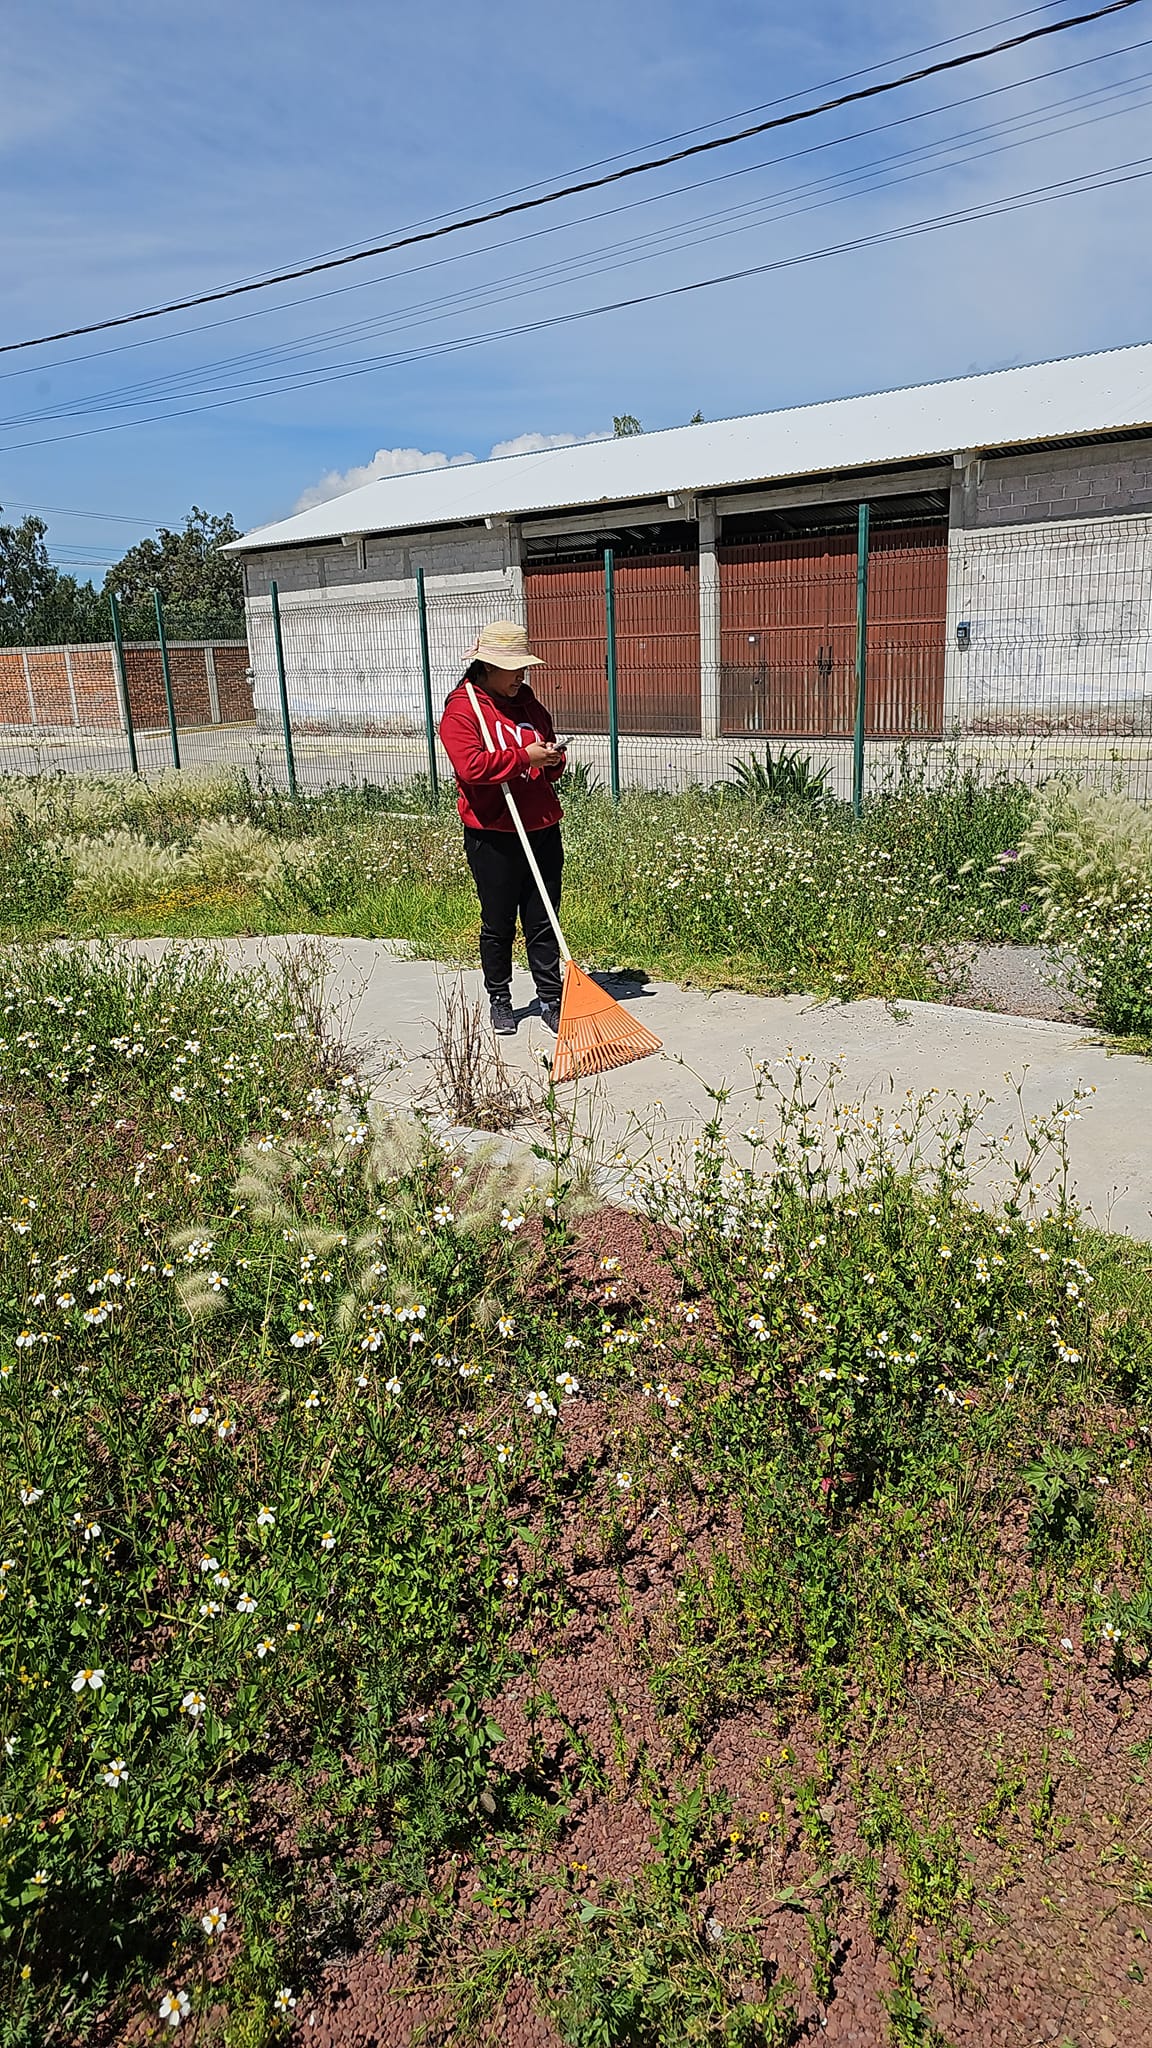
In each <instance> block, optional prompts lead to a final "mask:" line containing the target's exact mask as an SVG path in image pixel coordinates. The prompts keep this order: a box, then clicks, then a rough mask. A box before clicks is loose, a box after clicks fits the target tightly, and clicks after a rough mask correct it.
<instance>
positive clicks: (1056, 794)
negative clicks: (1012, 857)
mask: <svg viewBox="0 0 1152 2048" xmlns="http://www.w3.org/2000/svg"><path fill="white" fill-rule="evenodd" d="M1020 851H1021V854H1024V855H1026V856H1027V857H1028V859H1029V861H1030V863H1031V865H1032V868H1033V871H1034V872H1035V874H1036V877H1037V883H1036V887H1035V890H1034V895H1035V898H1036V901H1037V903H1038V905H1039V907H1040V910H1041V914H1042V916H1043V919H1044V929H1045V932H1046V934H1047V936H1048V937H1049V938H1061V937H1065V936H1073V935H1074V933H1075V932H1076V931H1078V930H1082V929H1083V926H1084V922H1085V919H1086V918H1088V919H1090V918H1091V917H1092V916H1093V914H1094V915H1095V917H1096V919H1097V920H1098V921H1100V922H1109V921H1111V920H1113V919H1115V918H1117V917H1118V916H1120V914H1121V913H1122V912H1123V911H1124V910H1125V909H1126V908H1127V907H1128V906H1129V905H1130V904H1132V903H1134V902H1136V901H1137V900H1138V899H1139V898H1140V897H1141V896H1143V895H1146V894H1147V893H1148V892H1149V891H1152V810H1149V809H1148V808H1147V807H1146V806H1145V805H1143V804H1138V803H1135V802H1134V801H1133V799H1132V798H1131V797H1126V796H1119V795H1115V794H1113V795H1106V794H1105V793H1104V792H1103V791H1101V790H1094V789H1075V788H1073V787H1072V786H1071V784H1069V783H1053V784H1051V785H1050V786H1049V787H1048V788H1047V789H1044V790H1041V791H1040V793H1039V795H1038V796H1037V797H1036V798H1035V800H1034V803H1033V808H1032V815H1031V817H1030V819H1029V821H1028V824H1027V826H1026V827H1025V830H1024V833H1023V836H1022V838H1021V841H1020Z"/></svg>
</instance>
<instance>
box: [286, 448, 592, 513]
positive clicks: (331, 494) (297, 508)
mask: <svg viewBox="0 0 1152 2048" xmlns="http://www.w3.org/2000/svg"><path fill="white" fill-rule="evenodd" d="M611 438H612V437H611V435H610V434H609V433H608V432H607V431H606V430H598V431H597V432H596V433H593V434H535V433H532V434H516V435H514V436H513V438H512V440H510V441H497V443H496V445H495V447H494V448H492V449H490V450H489V455H490V457H495V456H499V455H536V454H539V453H540V452H541V450H543V449H545V448H577V447H579V446H580V445H581V443H583V442H584V441H605V440H610V439H611ZM475 460H476V457H475V456H474V455H468V454H463V455H446V454H445V453H444V450H443V449H442V448H433V449H426V448H378V449H377V450H376V453H375V455H374V456H373V457H372V460H371V461H370V462H362V463H360V464H359V465H358V466H356V467H354V468H352V469H345V470H339V469H330V470H329V471H328V474H327V476H322V477H321V478H320V481H319V483H315V484H309V486H308V489H307V490H306V491H302V492H301V494H300V496H299V497H298V498H297V500H296V503H295V504H294V505H293V507H292V510H293V511H294V512H308V511H310V510H311V508H312V506H313V505H322V504H324V502H325V500H326V499H328V498H339V497H341V496H342V495H343V493H344V492H345V491H356V490H359V488H360V486H361V484H371V483H375V481H376V479H377V477H381V476H409V475H410V474H411V473H412V471H413V470H417V469H452V468H455V467H456V466H457V465H458V464H460V463H465V462H475Z"/></svg>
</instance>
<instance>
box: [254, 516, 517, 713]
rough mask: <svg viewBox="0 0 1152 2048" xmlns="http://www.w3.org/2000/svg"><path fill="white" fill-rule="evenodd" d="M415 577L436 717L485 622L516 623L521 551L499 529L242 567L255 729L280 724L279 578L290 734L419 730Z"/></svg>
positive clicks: (285, 556)
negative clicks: (275, 615)
mask: <svg viewBox="0 0 1152 2048" xmlns="http://www.w3.org/2000/svg"><path fill="white" fill-rule="evenodd" d="M418 568H422V569H423V570H424V576H425V591H426V597H427V606H428V641H429V654H430V659H431V667H432V689H433V706H434V709H435V710H436V711H437V712H438V711H439V708H440V705H441V704H442V702H443V699H444V697H445V696H446V695H447V693H448V691H449V690H450V689H451V687H452V685H453V684H454V683H456V682H458V681H459V679H460V674H461V670H462V668H463V665H464V655H465V653H466V651H467V649H468V648H469V646H470V645H471V644H472V642H473V641H474V640H475V638H476V635H477V634H478V632H479V631H480V628H481V627H482V626H483V625H485V624H487V623H488V622H489V621H490V620H492V619H500V618H505V619H507V618H513V619H518V620H521V621H523V618H524V606H523V589H522V585H521V579H520V569H519V554H518V548H517V543H516V537H515V535H514V534H512V533H510V532H509V530H508V528H507V527H493V528H491V529H488V528H486V527H483V526H478V527H467V528H464V529H462V530H461V531H460V532H458V533H452V534H448V535H443V534H438V535H420V534H411V535H405V537H404V539H403V541H402V542H392V541H390V540H379V541H373V540H371V539H368V540H367V541H365V542H364V543H363V546H362V547H361V546H359V545H352V546H348V547H345V546H343V545H339V546H335V547H333V546H324V547H316V548H293V549H290V550H285V551H284V552H282V553H276V554H268V555H254V556H249V557H248V558H247V612H248V640H249V645H250V648H251V652H252V668H253V695H254V700H255V706H256V717H257V722H258V723H259V724H260V726H261V727H263V728H264V729H270V728H272V727H274V726H278V725H279V722H280V704H279V692H278V684H277V679H276V664H275V652H274V646H273V636H272V609H271V599H270V597H269V595H268V592H269V588H270V585H271V582H272V580H273V578H275V580H276V584H277V588H278V591H279V597H280V614H281V626H282V631H283V637H284V665H285V670H286V672H287V683H288V704H289V710H290V713H291V716H292V722H293V725H294V726H297V727H299V729H300V730H301V731H312V732H340V731H360V732H411V731H416V730H420V731H422V730H423V725H424V696H423V685H422V681H421V670H420V637H419V623H418V617H417V609H416V598H415V589H414V579H415V574H416V570H417V569H418Z"/></svg>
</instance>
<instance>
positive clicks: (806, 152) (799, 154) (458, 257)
mask: <svg viewBox="0 0 1152 2048" xmlns="http://www.w3.org/2000/svg"><path fill="white" fill-rule="evenodd" d="M1048 4H1052V0H1048ZM1042 11H1043V10H1042V9H1030V10H1029V12H1042ZM1015 18H1016V17H1012V16H1010V17H1009V19H1010V20H1011V19H1015ZM990 26H992V27H997V26H1000V24H998V23H992V24H990ZM973 33H977V31H973ZM952 40H955V41H960V40H962V38H959V37H956V38H952ZM1150 43H1152V38H1149V37H1144V38H1142V39H1141V40H1139V41H1137V42H1134V43H1121V44H1120V46H1119V47H1118V48H1117V49H1115V50H1109V51H1107V52H1105V53H1104V54H1103V55H1099V54H1094V55H1093V56H1090V57H1078V58H1076V60H1075V62H1073V63H1071V64H1057V65H1053V66H1051V67H1050V68H1049V69H1048V70H1047V71H1033V72H1029V73H1027V74H1026V75H1025V77H1023V78H1016V79H1012V80H1010V81H1009V82H1008V83H1007V84H1004V85H992V86H986V87H984V88H983V89H982V90H981V91H980V92H975V93H968V94H967V95H966V96H965V97H964V98H963V99H958V100H946V101H944V102H943V103H941V104H939V105H937V106H932V107H921V108H919V109H918V110H917V111H916V112H915V113H913V114H898V115H896V116H894V117H893V118H892V119H891V120H888V121H878V122H874V123H873V124H872V125H871V126H870V127H867V128H853V129H849V131H848V132H847V134H844V135H832V136H828V137H827V138H826V139H825V140H824V141H822V142H811V143H806V144H805V146H804V148H803V149H796V150H788V151H786V152H785V153H784V154H782V155H776V156H769V157H759V158H757V160H756V162H755V163H751V164H741V165H740V166H739V168H738V169H736V170H734V171H719V172H717V173H715V174H714V175H713V176H712V177H708V178H694V179H692V180H690V181H689V182H688V183H687V184H683V185H673V186H671V187H670V188H669V189H668V190H667V191H665V192H650V193H647V194H646V195H645V196H644V197H643V198H641V199H630V200H626V201H624V202H623V203H622V204H621V205H619V206H606V207H602V208H601V209H600V210H599V212H596V213H585V214H581V215H579V216H577V218H576V219H574V220H569V221H554V222H552V223H551V224H550V225H549V226H547V227H540V228H530V229H528V230H527V232H526V233H524V234H520V235H509V236H506V237H505V238H504V240H503V241H497V242H483V243H481V244H480V245H479V246H478V247H474V248H472V249H466V250H454V251H452V252H450V253H449V254H448V255H446V256H436V257H433V258H432V259H431V260H430V261H429V262H427V263H416V264H411V265H409V266H408V268H407V269H405V270H402V271H393V272H391V273H385V275H384V276H382V277H364V278H358V279H356V281H355V282H354V283H352V284H340V285H330V286H328V287H327V288H326V289H325V290H323V291H318V292H304V293H302V294H301V295H300V297H299V298H295V299H282V300H281V301H280V302H279V303H278V304H277V305H272V306H250V307H248V308H246V310H245V311H244V312H242V313H228V314H225V315H224V316H223V318H222V319H219V320H202V321H201V322H200V323H199V324H198V325H197V326H195V327H177V328H174V329H170V330H169V331H168V332H167V333H165V334H149V335H142V336H139V337H138V338H137V339H135V340H133V341H121V342H115V343H113V345H112V346H111V347H110V348H103V349H89V350H87V351H86V352H85V353H84V354H83V355H72V356H58V357H57V358H56V359H55V361H53V362H51V363H49V364H48V365H44V364H42V363H26V364H24V365H22V366H21V367H20V368H18V369H8V370H0V383H8V382H10V381H11V380H12V379H13V378H16V377H40V376H43V374H44V370H45V368H46V367H47V368H49V369H52V370H59V369H68V368H70V367H72V366H74V365H75V364H77V363H90V362H100V361H102V360H103V359H104V358H105V357H106V356H114V355H128V354H131V353H134V352H135V351H136V350H137V349H143V348H158V347H163V346H164V345H165V344H166V343H169V342H172V341H180V340H183V339H185V338H186V337H187V336H189V335H194V334H212V333H215V332H216V331H217V330H218V329H219V328H221V327H236V326H240V325H242V324H243V323H244V322H245V321H248V320H263V319H267V318H269V316H274V315H276V314H279V313H285V312H289V311H291V309H292V308H293V307H296V306H311V305H316V304H318V303H319V302H320V301H321V300H323V299H335V298H346V297H347V296H348V295H349V294H350V293H352V292H362V291H372V290H374V289H375V287H376V286H377V285H381V284H388V283H393V282H395V280H396V279H397V278H407V277H416V276H418V275H419V274H420V273H421V272H422V271H425V270H440V269H444V268H446V267H447V266H448V265H450V264H453V263H460V262H465V263H467V262H471V261H472V260H473V259H474V258H476V257H478V256H488V255H492V254H493V253H494V252H498V251H499V250H501V249H513V248H517V247H519V245H520V244H521V243H523V242H533V241H544V240H546V239H547V238H549V237H550V236H552V235H566V234H571V233H572V232H573V231H574V230H575V229H578V228H581V227H586V226H589V225H591V224H592V223H593V222H595V221H600V220H612V219H614V218H616V217H617V216H618V215H619V214H623V213H635V212H639V211H642V210H643V209H645V208H646V207H650V206H662V205H665V204H667V202H668V201H669V200H671V199H677V198H679V197H681V196H682V195H683V194H685V193H689V192H700V191H704V190H706V189H707V188H708V187H710V186H712V185H723V184H730V183H731V182H732V181H733V180H735V179H737V178H747V177H750V176H752V175H754V174H755V172H757V171H762V170H771V169H774V168H775V167H776V166H777V165H780V164H787V163H795V162H798V161H799V160H800V159H801V158H803V157H806V156H817V155H820V154H822V153H823V152H824V151H826V150H834V149H841V148H843V147H844V146H845V144H847V143H850V142H860V141H863V140H866V139H867V138H868V137H869V136H872V135H883V134H886V133H887V132H888V131H889V130H891V129H895V128H907V127H912V126H915V125H916V124H917V123H918V122H921V121H930V120H932V119H934V118H935V117H936V116H937V115H939V114H951V113H955V112H956V111H958V110H959V109H960V108H961V107H970V106H975V105H976V104H977V103H978V102H979V101H981V100H993V99H1001V98H1003V96H1004V94H1005V93H1013V92H1023V91H1024V89H1025V88H1026V87H1027V86H1030V85H1042V84H1046V83H1047V81H1048V80H1049V79H1051V78H1064V77H1067V75H1068V74H1069V73H1070V72H1073V71H1083V70H1085V69H1086V68H1087V67H1088V66H1089V65H1092V64H1098V63H1104V62H1110V61H1111V60H1112V59H1114V58H1116V57H1127V56H1131V55H1132V53H1133V52H1134V51H1137V50H1146V49H1148V48H1149V45H1150ZM929 47H936V46H935V45H930V46H929ZM910 54H911V55H913V56H915V55H917V54H919V53H918V52H916V51H912V52H911V53H910ZM850 75H857V74H850ZM1138 76H1142V74H1138ZM831 82H832V83H833V84H836V83H838V82H839V81H837V80H832V81H831ZM1107 89H1108V88H1105V87H1096V88H1093V90H1094V91H1097V92H1099V91H1103V90H1107ZM1115 90H1117V91H1119V90H1122V86H1117V87H1116V88H1115ZM1080 97H1083V96H1080ZM1052 104H1054V105H1066V106H1072V105H1075V104H1076V100H1075V99H1071V100H1066V101H1063V102H1059V101H1058V102H1053V103H1052ZM688 132H691V131H688ZM670 139H671V140H675V139H676V138H675V137H672V138H670ZM366 324H367V323H366V322H359V321H355V322H351V323H348V324H347V325H346V326H345V327H341V328H332V329H328V330H327V331H326V332H327V334H328V335H330V336H331V335H334V334H338V333H342V332H349V331H352V330H353V329H355V328H356V327H359V326H362V325H366ZM323 337H324V331H323V330H322V331H321V334H320V336H319V337H316V338H323ZM301 339H304V340H306V339H308V337H301ZM293 345H294V344H289V343H269V344H268V349H269V350H273V349H277V348H280V347H288V346H293ZM263 352H264V351H259V350H257V351H254V352H253V353H257V354H259V353H263ZM225 360H226V361H227V360H229V359H228V358H225Z"/></svg>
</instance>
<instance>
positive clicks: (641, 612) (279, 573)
mask: <svg viewBox="0 0 1152 2048" xmlns="http://www.w3.org/2000/svg"><path fill="white" fill-rule="evenodd" d="M861 503H867V504H868V506H869V508H870V546H869V554H868V564H867V593H868V625H867V670H868V692H867V722H868V730H869V732H870V734H871V735H872V736H873V737H874V738H875V739H877V740H885V739H887V740H900V741H902V740H907V739H923V740H927V741H931V740H934V739H939V738H943V737H945V736H947V735H949V734H957V733H960V734H968V735H974V736H979V735H982V734H983V735H987V736H989V737H995V736H997V735H1016V736H1019V735H1029V734H1030V735H1039V736H1044V735H1048V736H1051V735H1091V734H1105V733H1106V734H1112V735H1116V736H1118V737H1121V738H1123V737H1134V738H1147V737H1152V345H1146V346H1138V347H1132V348H1124V349H1115V350H1111V351H1109V352H1107V353H1104V354H1097V355H1091V356H1083V357H1076V358H1071V359H1067V360H1063V361H1058V362H1048V363H1039V364H1034V365H1031V366H1029V367H1025V368H1020V369H1011V370H1000V371H995V372H992V373H990V374H987V375H980V376H972V377H964V378H957V379H952V380H949V381H948V382H944V383H937V384H925V385H919V386H916V387H913V388H910V389H905V390H898V391H887V392H880V393H873V394H869V395H867V396H864V397H857V398H842V399H835V400H832V401H830V402H828V403H824V404H817V405H807V406H801V407H794V408H789V409H788V410H784V411H779V412H767V413H758V414H754V415H751V416H749V417H746V418H741V419H732V420H718V421H714V422H711V423H707V424H701V425H695V426H687V427H678V428H673V429H671V430H668V431H665V432H659V433H652V434H644V435H639V436H635V437H632V438H629V439H623V440H610V441H603V442H596V443H591V444H587V443H586V444H582V445H580V446H578V447H573V448H563V449H552V450H547V451H544V452H542V453H536V454H529V455H519V456H512V457H505V458H502V459H498V460H495V461H489V462H480V463H475V464H469V465H459V466H451V467H442V468H439V469H434V470H428V471H424V472H420V473H416V474H408V475H404V476H397V477H388V478H382V479H380V480H379V481H377V482H374V483H370V484H366V485H364V486H363V487H361V488H360V489H358V490H355V491H350V492H348V493H347V494H345V495H343V496H341V497H337V498H333V499H330V500H328V501H327V502H326V503H324V504H321V505H318V506H315V507H314V508H312V509H311V510H309V511H306V512H301V513H299V514H297V515H295V516H294V517H292V518H289V519H285V520H282V521H280V522H279V523H278V524H276V525H272V526H267V527H264V528H261V529H258V530H257V531H255V532H252V533H249V534H247V535H246V536H245V537H244V538H243V540H241V541H239V542H238V543H236V544H235V546H236V549H237V551H238V552H239V553H240V554H241V555H242V557H243V561H244V568H245V581H246V591H247V610H248V629H249V643H250V648H251V653H252V664H253V671H254V678H255V700H256V708H257V715H258V717H259V718H260V719H261V720H262V721H264V722H267V723H271V722H273V721H274V719H275V718H276V716H278V711H277V704H278V699H277V692H276V679H275V667H274V660H273V645H272V633H271V612H270V588H271V585H272V582H273V581H275V582H276V584H277V586H278V590H279V596H280V604H281V609H282V615H283V619H284V637H285V646H286V652H287V670H288V690H289V699H290V705H291V711H292V717H293V722H294V724H295V725H296V727H297V729H298V730H301V731H304V732H307V731H308V730H310V729H311V730H312V731H315V732H318V733H324V732H327V733H340V732H344V733H352V732H359V733H362V734H363V733H373V732H375V733H393V734H402V733H404V732H406V731H419V730H420V729H421V728H422V720H423V697H422V686H421V671H420V658H419V654H420V650H419V635H418V617H417V607H416V597H415V587H414V577H415V572H416V570H417V568H422V569H423V571H424V580H425V588H426V592H427V604H428V626H429V641H430V650H431V659H432V666H433V672H434V682H435V687H436V690H437V692H438V693H439V694H440V695H442V694H443V693H444V691H446V690H447V689H448V688H449V687H450V686H451V684H452V683H453V682H454V681H456V680H457V679H458V677H459V674H460V670H461V666H462V660H463V656H464V653H465V650H466V649H467V647H468V646H469V644H470V642H471V641H472V639H473V638H474V636H475V634H476V631H477V629H478V627H479V626H480V625H481V624H483V623H484V621H485V620H487V619H491V618H496V617H511V618H518V619H520V620H522V621H523V622H524V623H525V624H526V625H527V627H528V630H529V632H530V634H531V636H532V640H533V644H534V646H535V647H536V648H537V651H538V652H540V653H541V654H542V655H544V657H545V659H546V662H547V671H546V676H547V691H548V697H549V701H550V703H551V705H552V708H553V711H554V714H555V717H556V721H557V725H558V726H559V727H560V728H561V729H563V730H565V731H567V732H570V733H576V734H592V735H594V734H601V733H603V732H604V730H605V726H606V716H607V698H606V685H605V677H604V617H603V610H604V594H603V593H604V579H603V553H604V549H605V546H610V547H611V548H612V550H613V555H614V562H615V583H616V605H617V621H618V633H619V679H620V680H619V696H620V727H621V731H622V732H623V733H624V734H625V735H633V736H634V737H635V738H636V739H637V740H640V739H652V740H656V739H659V740H660V741H661V742H662V743H664V744H665V746H666V748H668V747H670V746H671V747H674V746H675V744H679V743H688V742H695V743H696V747H697V749H703V750H706V749H707V748H708V746H709V744H710V743H712V744H715V743H719V742H724V743H725V744H726V745H727V746H728V750H729V751H731V742H733V741H737V740H745V741H746V740H748V739H749V738H750V737H756V738H757V739H759V738H760V737H761V736H763V737H765V738H768V739H781V740H788V741H792V740H794V739H799V738H805V739H808V738H811V739H817V740H829V741H832V742H835V741H836V740H837V739H838V738H842V737H844V736H846V735H847V734H849V733H850V732H851V728H852V722H853V717H854V709H855V682H854V664H855V637H856V595H857V523H858V521H857V515H858V507H859V505H860V504H861Z"/></svg>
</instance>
